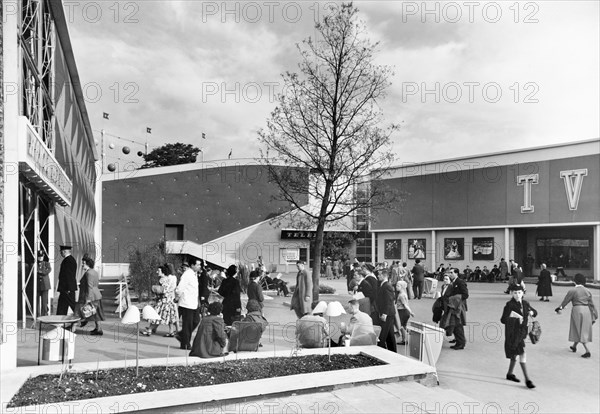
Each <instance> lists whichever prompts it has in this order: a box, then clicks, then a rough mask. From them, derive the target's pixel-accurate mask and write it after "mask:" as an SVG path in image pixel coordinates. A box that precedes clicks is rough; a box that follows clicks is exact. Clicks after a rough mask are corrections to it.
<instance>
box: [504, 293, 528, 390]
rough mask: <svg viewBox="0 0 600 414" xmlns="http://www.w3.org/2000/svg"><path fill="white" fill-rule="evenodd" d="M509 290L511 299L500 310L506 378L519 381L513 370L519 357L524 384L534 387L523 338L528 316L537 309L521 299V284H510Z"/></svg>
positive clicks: (525, 335)
mask: <svg viewBox="0 0 600 414" xmlns="http://www.w3.org/2000/svg"><path fill="white" fill-rule="evenodd" d="M509 289H510V291H511V293H512V299H511V300H509V301H508V302H506V305H505V306H504V311H503V312H502V318H501V319H500V322H502V323H503V324H504V326H505V329H506V332H505V335H504V353H505V354H506V358H508V359H510V363H509V365H508V373H507V374H506V379H507V380H509V381H514V382H521V381H520V380H519V379H518V378H517V377H516V376H515V374H513V371H514V369H515V365H516V363H517V357H519V363H520V364H521V369H522V370H523V375H524V376H525V385H527V388H535V385H533V382H531V379H530V378H529V376H528V375H527V366H526V365H525V363H526V357H525V338H526V337H527V333H528V326H527V322H528V320H529V316H534V317H535V316H537V311H536V310H535V309H533V308H532V307H531V305H530V304H529V302H527V301H526V300H523V286H521V285H511V286H510V288H509Z"/></svg>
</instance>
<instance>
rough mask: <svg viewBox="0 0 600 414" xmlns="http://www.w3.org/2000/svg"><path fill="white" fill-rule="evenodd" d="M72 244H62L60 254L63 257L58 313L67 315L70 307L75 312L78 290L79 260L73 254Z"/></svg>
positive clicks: (58, 288)
mask: <svg viewBox="0 0 600 414" xmlns="http://www.w3.org/2000/svg"><path fill="white" fill-rule="evenodd" d="M71 249H72V247H71V246H60V255H61V256H62V258H63V261H62V263H61V264H60V271H59V273H58V287H57V289H56V291H57V292H58V293H60V295H59V296H58V305H57V307H56V314H57V315H66V314H67V312H68V311H69V308H71V309H72V310H73V312H75V305H76V301H75V292H76V291H77V261H76V260H75V258H74V257H73V256H72V255H71Z"/></svg>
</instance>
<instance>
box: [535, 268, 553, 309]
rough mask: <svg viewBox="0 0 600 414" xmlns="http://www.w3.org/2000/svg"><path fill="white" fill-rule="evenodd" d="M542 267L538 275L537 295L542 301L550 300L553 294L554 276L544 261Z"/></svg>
mask: <svg viewBox="0 0 600 414" xmlns="http://www.w3.org/2000/svg"><path fill="white" fill-rule="evenodd" d="M540 268H541V269H542V270H541V271H540V275H539V276H538V282H537V295H538V296H539V297H540V300H541V301H544V302H550V296H552V276H550V272H549V271H548V270H547V269H546V265H545V264H544V263H542V265H541V266H540Z"/></svg>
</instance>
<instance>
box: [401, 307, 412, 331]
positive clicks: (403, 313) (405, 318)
mask: <svg viewBox="0 0 600 414" xmlns="http://www.w3.org/2000/svg"><path fill="white" fill-rule="evenodd" d="M398 316H399V317H400V324H401V325H402V327H403V328H406V324H407V323H408V320H409V319H410V312H409V311H408V309H398Z"/></svg>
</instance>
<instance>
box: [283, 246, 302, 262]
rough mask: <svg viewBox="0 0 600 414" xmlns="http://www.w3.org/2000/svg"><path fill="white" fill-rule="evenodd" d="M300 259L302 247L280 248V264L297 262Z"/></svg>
mask: <svg viewBox="0 0 600 414" xmlns="http://www.w3.org/2000/svg"><path fill="white" fill-rule="evenodd" d="M298 260H300V249H279V264H287V263H290V262H292V263H296V262H297V261H298Z"/></svg>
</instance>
